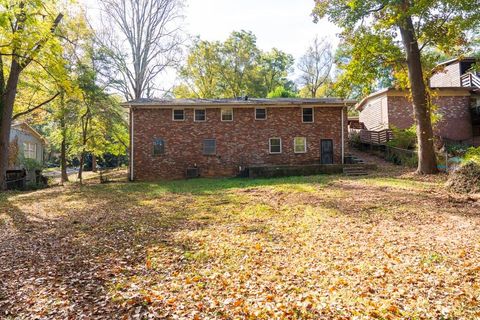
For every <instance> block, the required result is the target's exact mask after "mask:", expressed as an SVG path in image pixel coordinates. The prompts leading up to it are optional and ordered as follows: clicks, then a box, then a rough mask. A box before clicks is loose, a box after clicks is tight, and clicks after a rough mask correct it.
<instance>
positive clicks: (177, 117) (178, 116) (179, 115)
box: [172, 109, 185, 121]
mask: <svg viewBox="0 0 480 320" xmlns="http://www.w3.org/2000/svg"><path fill="white" fill-rule="evenodd" d="M172 118H173V121H183V120H185V110H183V109H173V112H172Z"/></svg>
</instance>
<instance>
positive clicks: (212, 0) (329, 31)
mask: <svg viewBox="0 0 480 320" xmlns="http://www.w3.org/2000/svg"><path fill="white" fill-rule="evenodd" d="M100 1H101V0H100ZM82 2H83V3H85V4H86V6H87V11H88V15H89V17H91V18H92V19H93V20H95V19H96V18H95V17H96V16H97V14H96V13H95V11H96V10H98V0H83V1H82ZM313 6H314V1H313V0H241V1H239V0H186V8H185V20H184V23H185V26H184V29H185V30H186V32H188V34H190V35H192V36H197V35H198V36H200V38H201V39H203V40H220V41H223V40H225V39H226V38H227V37H228V35H229V34H230V33H231V32H232V31H239V30H242V29H243V30H247V31H252V32H253V33H254V34H255V36H256V37H257V45H258V46H259V48H260V49H262V50H265V51H267V50H270V49H271V48H274V47H275V48H278V49H280V50H283V51H285V52H286V53H290V54H292V55H293V56H294V57H295V59H296V60H297V59H298V58H299V57H300V56H301V55H302V54H303V52H305V50H306V48H307V47H308V45H309V43H310V42H311V41H312V40H313V38H315V35H318V36H319V37H327V38H328V39H329V40H330V41H331V42H332V44H333V45H336V44H337V42H338V40H337V37H336V34H337V33H338V29H337V28H336V27H335V26H334V25H333V24H331V23H329V22H328V21H320V22H319V23H317V24H315V23H313V21H312V17H311V15H310V14H311V11H312V9H313ZM92 22H94V21H92ZM94 24H95V23H94ZM174 81H175V76H174V73H170V74H169V75H165V76H164V79H163V81H162V82H163V83H165V84H167V83H168V84H173V82H174Z"/></svg>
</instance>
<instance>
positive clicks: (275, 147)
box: [268, 138, 282, 154]
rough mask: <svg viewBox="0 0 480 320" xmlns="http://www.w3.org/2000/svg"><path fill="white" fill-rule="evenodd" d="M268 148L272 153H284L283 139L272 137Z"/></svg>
mask: <svg viewBox="0 0 480 320" xmlns="http://www.w3.org/2000/svg"><path fill="white" fill-rule="evenodd" d="M268 148H269V150H270V153H273V154H275V153H282V139H281V138H270V139H269V140H268Z"/></svg>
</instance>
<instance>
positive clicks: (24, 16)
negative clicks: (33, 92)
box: [0, 0, 63, 190]
mask: <svg viewBox="0 0 480 320" xmlns="http://www.w3.org/2000/svg"><path fill="white" fill-rule="evenodd" d="M62 18H63V14H61V13H58V11H57V9H56V3H55V1H45V0H20V1H6V0H3V1H0V190H5V189H6V171H7V168H8V146H9V139H10V126H11V123H12V114H13V108H14V105H15V100H16V97H17V89H18V84H19V81H20V80H21V79H22V74H23V73H24V72H25V70H26V69H27V68H28V67H29V66H30V65H32V64H37V65H41V66H43V64H44V63H46V61H49V60H55V59H57V57H58V55H59V52H60V47H59V45H58V44H59V42H58V37H57V36H56V29H57V27H58V25H59V23H60V22H61V20H62ZM32 108H34V106H32Z"/></svg>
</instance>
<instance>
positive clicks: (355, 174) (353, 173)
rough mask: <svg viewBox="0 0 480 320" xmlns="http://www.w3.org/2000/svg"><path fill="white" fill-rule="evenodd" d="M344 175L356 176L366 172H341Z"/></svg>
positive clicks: (364, 174)
mask: <svg viewBox="0 0 480 320" xmlns="http://www.w3.org/2000/svg"><path fill="white" fill-rule="evenodd" d="M343 174H344V175H346V176H349V177H356V176H368V172H365V171H363V172H344V173H343Z"/></svg>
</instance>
